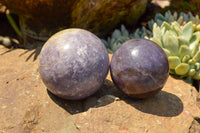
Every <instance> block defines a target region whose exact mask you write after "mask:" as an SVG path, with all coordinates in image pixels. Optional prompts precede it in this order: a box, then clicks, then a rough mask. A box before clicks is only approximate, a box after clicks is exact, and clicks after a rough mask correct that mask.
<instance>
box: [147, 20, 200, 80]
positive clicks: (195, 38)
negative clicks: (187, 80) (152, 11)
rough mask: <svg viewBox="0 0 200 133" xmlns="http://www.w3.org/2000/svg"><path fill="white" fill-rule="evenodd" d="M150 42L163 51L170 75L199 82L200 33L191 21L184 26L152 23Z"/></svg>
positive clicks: (174, 23)
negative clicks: (166, 57)
mask: <svg viewBox="0 0 200 133" xmlns="http://www.w3.org/2000/svg"><path fill="white" fill-rule="evenodd" d="M150 40H152V41H154V42H156V43H157V44H158V45H160V46H161V47H162V48H163V50H164V51H165V53H166V55H167V56H168V61H169V68H170V73H171V74H176V75H179V76H183V77H191V78H192V79H195V80H200V44H199V43H200V31H199V27H198V26H196V25H195V24H194V23H193V22H192V21H190V22H188V23H186V24H185V25H184V26H181V25H180V24H179V23H178V22H177V21H174V22H172V23H171V24H169V23H167V22H163V23H162V25H161V26H158V24H157V23H154V25H153V37H152V38H150Z"/></svg>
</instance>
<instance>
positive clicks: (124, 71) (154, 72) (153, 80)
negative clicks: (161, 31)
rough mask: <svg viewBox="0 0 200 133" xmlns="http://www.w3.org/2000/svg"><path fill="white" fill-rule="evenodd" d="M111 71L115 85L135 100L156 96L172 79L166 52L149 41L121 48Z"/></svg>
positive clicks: (113, 58)
mask: <svg viewBox="0 0 200 133" xmlns="http://www.w3.org/2000/svg"><path fill="white" fill-rule="evenodd" d="M110 69H111V77H112V80H113V82H114V83H115V85H116V86H117V87H118V88H119V89H120V90H122V91H123V92H124V93H125V94H127V95H128V96H131V97H134V98H146V97H149V96H152V95H154V94H156V93H157V92H159V91H160V90H161V89H162V88H163V86H164V84H165V82H166V81H167V78H168V76H169V64H168V59H167V56H166V54H165V52H164V51H163V50H162V48H161V47H160V46H159V45H157V44H156V43H154V42H152V41H150V40H147V39H132V40H129V41H127V42H125V43H124V44H122V45H121V46H120V47H119V48H118V49H117V50H116V51H115V53H114V54H113V56H112V60H111V66H110Z"/></svg>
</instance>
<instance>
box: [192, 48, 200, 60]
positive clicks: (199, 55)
mask: <svg viewBox="0 0 200 133" xmlns="http://www.w3.org/2000/svg"><path fill="white" fill-rule="evenodd" d="M192 60H194V61H195V62H200V51H198V52H197V53H196V54H195V55H194V57H193V58H192Z"/></svg>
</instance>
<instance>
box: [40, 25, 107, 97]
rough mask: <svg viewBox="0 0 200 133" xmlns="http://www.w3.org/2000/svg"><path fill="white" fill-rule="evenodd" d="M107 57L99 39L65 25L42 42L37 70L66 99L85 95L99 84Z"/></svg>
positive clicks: (50, 89) (104, 70)
mask: <svg viewBox="0 0 200 133" xmlns="http://www.w3.org/2000/svg"><path fill="white" fill-rule="evenodd" d="M108 70H109V57H108V53H107V51H106V48H105V47H104V44H103V43H102V42H101V40H100V39H99V38H98V37H97V36H95V35H94V34H92V33H91V32H89V31H86V30H83V29H67V30H63V31H60V32H58V33H56V34H55V35H53V36H52V37H51V38H50V39H49V40H47V42H46V43H45V45H44V46H43V48H42V50H41V53H40V57H39V73H40V76H41V79H42V81H43V83H44V84H45V85H46V87H47V88H48V90H49V91H50V92H52V93H53V94H55V95H57V96H59V97H61V98H64V99H70V100H78V99H83V98H86V97H88V96H90V95H92V94H93V93H95V92H96V91H97V90H98V89H99V88H100V87H101V85H102V84H103V82H104V80H105V78H106V76H107V73H108Z"/></svg>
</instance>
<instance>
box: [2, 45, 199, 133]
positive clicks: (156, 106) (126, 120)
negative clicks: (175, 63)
mask: <svg viewBox="0 0 200 133" xmlns="http://www.w3.org/2000/svg"><path fill="white" fill-rule="evenodd" d="M39 51H40V49H39V48H38V49H36V50H35V51H26V50H23V49H14V50H9V49H7V48H4V47H3V46H1V45H0V95H1V97H0V109H1V111H0V117H1V119H0V133H19V132H24V133H29V132H33V133H34V132H37V133H41V132H45V133H49V132H59V133H66V132H67V133H68V132H69V133H80V132H81V133H94V132H95V133H102V132H110V133H112V132H117V133H133V132H138V133H140V132H142V133H143V132H146V133H155V132H159V133H169V132H170V133H179V132H180V133H199V132H200V124H199V119H200V109H199V101H200V99H199V98H198V92H197V91H196V90H195V88H194V87H192V86H191V85H190V84H188V83H186V82H184V81H183V80H179V79H175V78H173V77H171V76H170V77H169V79H168V81H167V83H166V85H165V86H164V88H163V90H162V91H161V92H160V93H158V94H157V95H156V96H154V97H151V98H149V99H146V100H134V99H130V98H128V97H126V96H125V95H123V94H122V93H121V92H120V91H119V90H118V89H116V87H115V86H114V85H113V83H112V81H111V78H110V76H109V75H108V77H107V80H106V81H105V83H104V84H103V86H102V87H101V90H99V91H98V92H97V93H95V94H94V95H92V96H91V97H88V98H87V99H85V100H82V101H68V100H63V99H60V98H58V97H56V96H54V95H53V94H51V93H50V92H48V91H47V89H46V87H45V86H44V85H43V83H42V81H41V79H40V77H39V74H38V70H37V68H38V60H37V58H36V56H37V55H38V53H39Z"/></svg>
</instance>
